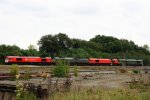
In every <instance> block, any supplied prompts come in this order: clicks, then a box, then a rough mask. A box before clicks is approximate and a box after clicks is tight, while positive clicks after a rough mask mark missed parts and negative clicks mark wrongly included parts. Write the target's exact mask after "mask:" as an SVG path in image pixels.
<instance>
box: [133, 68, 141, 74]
mask: <svg viewBox="0 0 150 100" xmlns="http://www.w3.org/2000/svg"><path fill="white" fill-rule="evenodd" d="M132 72H133V73H134V74H139V73H140V71H139V70H136V69H133V70H132Z"/></svg>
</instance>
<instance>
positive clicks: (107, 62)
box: [88, 58, 112, 65]
mask: <svg viewBox="0 0 150 100" xmlns="http://www.w3.org/2000/svg"><path fill="white" fill-rule="evenodd" d="M88 62H89V64H90V65H111V64H112V61H111V59H103V58H89V61H88Z"/></svg>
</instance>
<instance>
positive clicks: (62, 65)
mask: <svg viewBox="0 0 150 100" xmlns="http://www.w3.org/2000/svg"><path fill="white" fill-rule="evenodd" d="M69 71H70V66H69V63H68V62H67V61H65V60H57V61H56V67H54V69H53V74H54V76H56V77H65V76H68V75H69Z"/></svg>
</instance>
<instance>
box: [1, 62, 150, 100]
mask: <svg viewBox="0 0 150 100" xmlns="http://www.w3.org/2000/svg"><path fill="white" fill-rule="evenodd" d="M18 66H19V73H20V75H21V77H24V76H25V75H26V74H28V75H29V76H30V78H29V79H20V80H19V81H20V82H21V83H22V84H33V85H34V86H35V87H36V88H37V89H38V86H41V87H42V89H43V88H44V89H48V84H49V79H50V82H51V83H52V84H53V85H54V84H56V83H57V82H58V83H57V84H64V82H65V81H66V80H67V79H68V78H58V77H54V76H53V74H52V69H53V68H54V67H55V66H35V65H18ZM10 69H11V65H0V90H1V91H0V95H1V96H0V97H1V98H0V99H1V100H9V99H6V96H5V95H9V97H10V98H12V100H13V98H15V97H13V94H12V95H10V94H9V92H10V90H11V89H13V90H14V91H15V89H16V88H12V87H15V86H16V81H14V80H11V78H12V76H11V75H10V74H9V72H10ZM73 69H74V68H73V66H71V68H70V74H69V81H70V83H71V84H72V86H73V87H74V86H75V87H83V88H85V87H86V88H87V87H88V88H90V87H97V88H103V89H127V88H129V83H130V82H131V81H133V78H134V79H135V81H138V78H139V77H143V78H142V79H143V81H145V79H146V78H147V79H146V81H150V75H149V73H150V67H149V66H144V67H143V66H127V67H122V66H78V76H77V77H75V76H74V72H73ZM121 69H124V70H121ZM135 69H136V70H139V71H140V74H135V73H133V70H135ZM5 88H6V89H5ZM13 90H12V91H13ZM41 91H42V90H41ZM3 92H6V93H5V94H3ZM36 93H38V92H36ZM38 95H39V94H38ZM4 98H5V99H4ZM10 100H11V99H10Z"/></svg>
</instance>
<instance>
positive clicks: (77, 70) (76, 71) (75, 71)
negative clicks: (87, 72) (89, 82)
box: [74, 66, 79, 77]
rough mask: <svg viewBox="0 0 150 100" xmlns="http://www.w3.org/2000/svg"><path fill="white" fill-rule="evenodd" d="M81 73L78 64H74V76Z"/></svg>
mask: <svg viewBox="0 0 150 100" xmlns="http://www.w3.org/2000/svg"><path fill="white" fill-rule="evenodd" d="M78 74H79V69H78V67H77V66H74V76H75V77H77V76H78Z"/></svg>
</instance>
